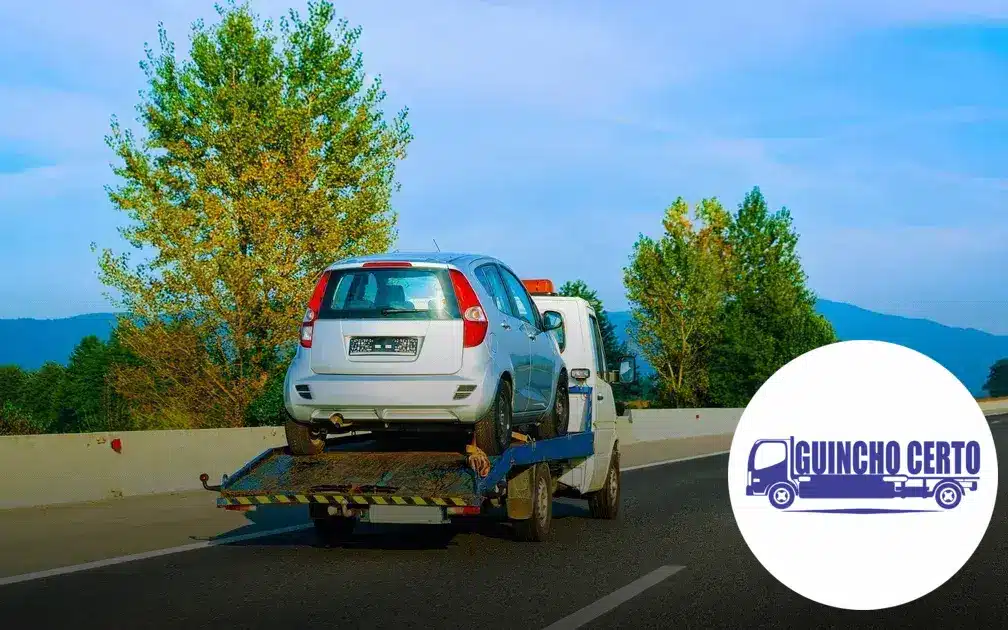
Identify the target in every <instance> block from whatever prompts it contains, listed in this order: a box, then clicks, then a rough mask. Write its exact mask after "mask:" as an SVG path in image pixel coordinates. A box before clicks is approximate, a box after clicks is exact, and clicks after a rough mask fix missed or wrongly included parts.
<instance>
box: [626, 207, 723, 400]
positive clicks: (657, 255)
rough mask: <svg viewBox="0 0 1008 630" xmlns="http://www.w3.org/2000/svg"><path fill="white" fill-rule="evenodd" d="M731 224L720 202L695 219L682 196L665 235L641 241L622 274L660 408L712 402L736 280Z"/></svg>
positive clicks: (699, 209) (702, 210)
mask: <svg viewBox="0 0 1008 630" xmlns="http://www.w3.org/2000/svg"><path fill="white" fill-rule="evenodd" d="M729 221H730V217H729V214H728V212H727V211H726V210H725V209H724V207H723V206H722V205H721V204H720V203H719V202H718V201H717V200H716V199H705V200H703V201H701V202H700V203H699V204H697V205H696V207H695V208H694V211H693V212H692V213H691V212H690V207H689V204H688V203H687V202H686V201H685V200H683V199H682V198H681V197H680V198H678V199H676V201H675V203H673V204H672V205H671V206H669V208H668V209H667V210H666V211H665V217H664V220H663V227H664V233H663V234H662V236H661V237H660V238H658V239H652V238H650V237H647V236H643V235H642V236H641V237H640V238H639V239H638V241H637V243H636V244H635V245H634V250H633V255H632V256H631V262H630V265H629V266H628V267H627V268H626V269H624V272H623V281H624V284H625V285H626V288H627V298H628V299H629V301H630V303H631V305H632V306H631V313H632V316H633V327H632V334H633V337H634V340H635V341H636V343H637V345H638V347H640V349H641V352H642V353H643V355H644V357H645V358H646V359H647V361H648V363H649V364H650V365H651V366H652V368H653V369H654V370H655V373H656V375H657V379H656V380H657V383H656V385H657V388H656V389H657V391H656V395H657V398H658V400H657V401H656V402H658V403H659V404H667V405H672V406H675V407H691V406H697V405H700V404H702V403H703V402H704V401H705V400H706V396H707V392H708V390H709V364H710V361H711V352H712V350H713V348H714V346H715V344H716V343H717V342H718V340H719V335H720V328H719V325H720V322H721V316H722V313H723V309H724V304H725V296H726V295H727V286H728V281H729V276H730V273H729V266H728V264H727V259H728V255H729V252H728V248H727V242H726V237H725V231H726V228H727V226H728V223H729Z"/></svg>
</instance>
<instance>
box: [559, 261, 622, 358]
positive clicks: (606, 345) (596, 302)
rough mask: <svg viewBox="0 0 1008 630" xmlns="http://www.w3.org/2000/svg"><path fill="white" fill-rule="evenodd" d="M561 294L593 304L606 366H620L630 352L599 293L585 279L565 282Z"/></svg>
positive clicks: (561, 287)
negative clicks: (617, 331) (620, 337)
mask: <svg viewBox="0 0 1008 630" xmlns="http://www.w3.org/2000/svg"><path fill="white" fill-rule="evenodd" d="M558 293H559V294H560V295H563V296H567V297H579V298H582V299H583V300H585V301H586V302H588V304H590V305H591V307H592V310H594V311H595V315H596V316H598V325H599V332H601V333H602V347H603V351H604V353H605V358H606V366H608V367H609V369H613V370H614V369H616V368H618V367H619V361H620V359H622V358H623V357H624V356H626V355H627V354H629V352H628V350H627V347H626V344H624V343H623V342H622V341H620V339H619V336H618V335H617V334H616V327H615V326H614V325H613V323H612V320H610V319H609V313H608V312H607V311H606V310H605V306H604V305H603V304H602V300H601V299H600V298H599V296H598V293H597V292H596V291H595V290H594V289H591V288H590V287H589V286H588V285H587V284H585V282H584V281H583V280H574V281H567V282H564V283H563V284H562V285H561V286H560V290H559V291H558Z"/></svg>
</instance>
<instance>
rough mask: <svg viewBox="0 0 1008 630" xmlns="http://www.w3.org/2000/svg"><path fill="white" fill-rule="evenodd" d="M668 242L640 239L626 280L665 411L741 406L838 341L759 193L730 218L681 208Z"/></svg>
mask: <svg viewBox="0 0 1008 630" xmlns="http://www.w3.org/2000/svg"><path fill="white" fill-rule="evenodd" d="M664 228H665V229H664V234H663V235H662V237H661V238H659V239H657V240H655V239H650V238H647V237H643V236H642V237H641V238H640V239H639V240H638V242H637V244H636V245H635V248H634V253H633V256H632V259H631V264H630V266H629V267H628V268H627V269H626V270H625V271H624V282H625V284H626V286H627V291H628V298H629V299H630V301H631V303H632V304H633V314H634V319H635V322H636V330H635V332H634V335H635V338H636V340H637V342H638V344H639V345H640V346H641V349H642V351H643V353H644V355H645V357H646V358H647V359H648V361H649V363H651V365H652V366H653V367H654V369H655V371H656V373H657V389H658V393H659V396H658V397H659V400H658V402H659V403H662V404H671V405H673V406H677V407H689V406H698V405H714V406H733V407H735V406H744V405H745V404H747V403H748V401H749V399H750V398H751V397H752V395H753V394H754V393H755V392H756V390H757V389H758V388H759V386H760V385H761V384H762V383H763V382H765V381H766V379H767V378H769V377H770V375H772V374H773V373H774V372H775V371H776V370H777V369H779V368H780V367H781V366H783V365H784V364H785V363H787V362H788V361H790V360H791V359H793V358H795V357H797V356H799V355H801V354H803V353H805V352H807V351H809V350H812V349H814V348H817V347H819V346H822V345H825V344H827V343H831V342H833V341H835V340H836V335H835V333H834V331H833V328H832V326H831V325H830V323H829V322H828V321H827V320H826V319H825V318H824V317H822V316H820V315H819V314H817V313H816V311H815V296H814V294H813V293H812V292H811V291H810V290H809V289H808V287H807V286H806V276H805V273H804V271H803V269H802V266H801V261H800V259H799V257H798V254H797V244H798V235H797V233H796V232H795V231H794V228H793V226H792V222H791V216H790V214H789V213H788V211H787V210H786V209H782V210H780V211H778V212H770V211H769V209H768V208H767V204H766V201H765V200H764V198H763V195H762V194H761V193H760V191H759V189H758V188H754V189H753V190H752V191H750V192H749V193H748V194H747V195H746V196H745V198H744V200H743V201H742V203H741V204H740V205H739V208H738V212H737V213H735V214H732V213H729V212H728V211H726V210H725V209H724V207H723V206H722V205H721V204H720V203H719V202H718V201H717V200H716V199H707V200H704V201H701V202H700V203H699V204H697V206H696V207H695V208H694V210H693V212H692V213H690V209H689V206H688V205H687V203H686V202H685V201H683V200H682V199H678V200H677V201H676V202H675V203H674V204H673V205H672V206H671V207H670V208H669V209H668V210H667V211H666V213H665V220H664Z"/></svg>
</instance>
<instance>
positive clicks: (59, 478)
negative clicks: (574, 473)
mask: <svg viewBox="0 0 1008 630" xmlns="http://www.w3.org/2000/svg"><path fill="white" fill-rule="evenodd" d="M981 407H982V408H983V409H984V412H985V413H986V414H987V415H997V414H1001V413H1008V399H999V400H989V401H983V402H981ZM741 416H742V409H633V410H630V413H629V415H627V416H621V417H620V418H619V420H618V421H617V428H616V432H617V437H618V439H619V441H620V445H621V451H622V453H623V455H624V457H625V458H624V460H623V463H624V466H633V465H640V464H648V463H654V462H658V461H665V460H669V459H677V458H680V457H691V456H696V455H706V454H710V453H717V452H722V451H725V450H727V449H728V447H729V446H730V444H731V436H732V435H733V434H734V432H735V427H736V426H737V425H738V421H739V418H740V417H741ZM117 439H118V442H115V441H116V440H117ZM285 441H286V440H285V437H284V432H283V429H282V428H274V427H267V428H241V429H200V430H192V431H132V432H124V433H83V434H62V435H31V436H5V437H0V462H3V467H4V471H5V472H6V474H5V475H4V477H3V478H2V479H0V509H4V508H13V507H29V506H40V505H51V504H60V503H74V502H81V501H97V500H102V499H109V498H116V497H125V496H141V495H149V494H160V493H166V492H181V491H186V490H195V489H198V488H200V483H199V478H198V477H199V474H200V473H201V472H206V473H207V474H209V475H210V478H211V481H212V482H213V483H216V482H218V481H220V478H221V476H222V475H224V474H231V473H233V472H235V471H236V470H238V469H239V468H241V466H242V465H244V464H245V463H246V462H248V461H249V460H250V459H252V458H253V457H255V456H256V455H258V454H259V453H261V452H262V451H264V450H266V449H267V448H271V447H274V446H281V445H283V444H285ZM114 444H115V445H117V446H120V447H121V448H120V449H119V451H116V450H115V449H114V448H113V445H114Z"/></svg>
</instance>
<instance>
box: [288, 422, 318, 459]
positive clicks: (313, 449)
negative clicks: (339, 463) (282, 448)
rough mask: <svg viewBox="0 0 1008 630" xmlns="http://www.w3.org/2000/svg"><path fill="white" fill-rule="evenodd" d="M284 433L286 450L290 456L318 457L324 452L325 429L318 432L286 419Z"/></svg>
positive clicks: (315, 429)
mask: <svg viewBox="0 0 1008 630" xmlns="http://www.w3.org/2000/svg"><path fill="white" fill-rule="evenodd" d="M284 433H286V434H287V448H289V449H290V452H291V454H292V455H296V456H302V455H318V454H319V453H321V452H322V451H324V450H325V445H326V434H325V429H321V430H320V429H317V428H314V427H310V426H308V425H306V424H301V423H300V422H297V421H295V420H294V419H293V418H287V422H286V423H284Z"/></svg>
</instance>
